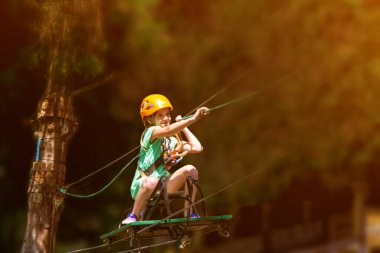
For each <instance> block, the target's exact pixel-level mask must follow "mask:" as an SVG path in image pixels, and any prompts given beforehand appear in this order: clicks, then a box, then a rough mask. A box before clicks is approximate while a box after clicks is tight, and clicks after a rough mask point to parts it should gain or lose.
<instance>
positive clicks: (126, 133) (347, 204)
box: [0, 0, 380, 252]
mask: <svg viewBox="0 0 380 253" xmlns="http://www.w3.org/2000/svg"><path fill="white" fill-rule="evenodd" d="M63 2H64V3H65V4H66V5H67V10H68V11H67V12H64V14H65V15H68V17H69V18H67V20H68V21H67V22H66V23H64V24H65V25H66V26H64V27H63V28H62V27H59V26H58V25H57V24H60V18H62V17H64V15H63V14H62V13H61V12H59V8H58V7H57V6H56V5H57V4H54V1H47V0H46V1H33V0H2V1H1V2H0V23H1V27H2V29H1V30H0V33H1V38H2V39H1V40H0V104H1V107H0V114H1V131H0V187H1V193H0V217H1V221H0V222H1V233H0V251H1V252H17V251H19V249H20V247H21V244H22V239H23V235H24V232H25V226H26V217H27V187H28V182H29V171H30V168H31V164H32V162H33V159H34V156H35V152H36V140H35V139H34V137H33V131H32V126H31V124H30V121H31V120H32V119H34V118H35V117H36V110H37V104H38V101H39V100H40V99H41V97H42V95H43V94H44V92H46V89H47V83H48V82H49V81H50V80H51V79H52V78H51V76H50V74H51V72H49V71H48V68H47V66H48V64H47V62H49V61H50V60H56V59H52V58H51V57H52V54H51V52H52V51H51V50H52V48H53V46H51V45H52V44H54V43H56V42H57V41H61V42H62V41H63V42H62V43H63V44H64V46H61V47H58V48H61V49H62V48H63V49H64V50H62V51H61V52H60V53H62V59H63V60H62V59H61V60H62V61H63V62H65V63H66V65H63V67H62V69H60V71H61V72H60V74H62V73H63V74H62V76H66V77H68V78H66V79H65V82H63V83H64V86H65V89H67V90H78V89H81V88H83V87H87V86H88V85H91V84H94V83H96V82H97V81H99V80H101V79H102V78H104V77H106V76H109V75H110V74H114V77H115V78H113V79H112V80H111V81H110V82H107V83H106V84H104V85H101V86H99V87H97V88H94V89H91V90H88V91H86V92H83V93H81V94H79V95H78V96H76V97H75V98H74V110H75V112H76V115H77V117H78V131H77V132H76V134H75V135H74V137H73V139H72V141H71V143H70V145H69V148H68V154H67V164H66V165H67V173H66V182H67V183H70V182H73V181H75V180H78V179H79V178H82V177H84V176H86V175H88V174H89V173H91V172H93V171H95V170H97V169H99V168H101V167H102V166H104V165H105V164H107V163H109V162H110V161H113V160H114V159H116V158H118V157H120V156H121V155H123V154H125V153H127V152H128V151H129V150H131V149H132V148H134V147H136V146H138V145H139V138H140V134H141V132H142V131H143V129H144V128H143V125H142V123H141V120H140V116H139V111H138V109H139V105H140V103H141V100H142V98H143V97H145V96H146V95H148V94H151V93H161V94H165V95H166V96H167V97H168V98H169V99H170V100H171V102H172V104H173V105H174V111H173V114H172V116H174V117H175V116H176V115H179V114H181V115H185V114H187V113H188V112H189V111H191V110H192V109H193V108H194V107H196V106H198V105H199V104H200V103H202V102H203V101H205V100H206V99H208V98H209V97H211V96H212V95H214V94H215V93H217V92H218V91H220V90H221V89H223V88H224V87H225V86H226V85H229V84H232V85H231V86H230V87H229V88H228V89H227V90H225V91H224V92H222V93H220V94H218V96H216V97H215V98H214V99H213V100H212V101H210V102H208V103H207V104H206V106H209V107H214V106H217V105H220V104H222V103H225V102H227V101H230V100H232V99H235V98H238V97H241V96H244V95H246V94H248V93H250V92H253V91H255V90H260V89H262V88H263V87H266V86H268V85H273V86H270V88H268V89H265V90H263V91H262V92H260V93H259V94H257V95H255V96H252V97H251V98H250V99H247V100H244V101H241V102H239V103H235V104H233V105H230V106H228V107H225V108H223V109H220V110H218V111H215V112H213V113H211V114H210V115H209V116H208V117H206V118H204V119H203V120H202V121H199V122H198V123H197V124H195V125H193V126H191V129H192V131H193V132H194V133H195V134H196V135H197V136H198V138H199V139H200V140H201V142H202V144H203V146H204V152H202V153H201V154H198V155H193V156H188V157H186V159H185V161H184V162H183V163H192V164H194V165H195V166H196V167H197V168H198V170H199V173H200V183H201V186H202V188H203V191H204V192H205V194H206V195H208V194H211V193H213V192H215V191H217V190H218V189H220V188H221V187H223V186H226V185H228V184H230V183H232V182H234V181H235V180H238V179H239V178H243V177H244V176H246V175H248V174H249V173H252V172H254V171H256V170H258V169H263V168H264V170H263V171H262V172H261V173H259V174H257V175H256V176H255V177H253V178H251V179H249V180H247V181H244V182H242V183H240V184H238V185H236V186H235V187H233V188H231V189H229V190H228V191H225V192H223V193H221V194H218V195H217V196H215V197H213V198H210V199H208V200H207V203H206V204H207V207H208V209H209V213H210V214H213V215H222V214H233V215H234V219H233V222H232V224H231V229H230V231H231V237H230V239H220V238H219V237H218V236H217V235H209V236H208V237H205V238H203V239H202V238H198V242H197V243H196V245H195V246H194V248H193V249H191V248H190V249H187V250H186V251H187V252H192V250H196V251H197V252H199V251H200V249H201V250H202V251H203V252H230V251H232V250H234V251H237V250H244V249H245V250H246V249H251V251H247V252H301V250H303V251H302V252H364V251H362V250H364V249H367V250H368V251H369V252H380V246H379V245H380V243H379V237H380V235H379V233H380V218H379V217H380V212H379V210H380V209H379V208H380V200H379V199H378V196H377V193H378V191H379V190H380V186H379V182H380V181H379V180H380V178H379V175H380V173H379V172H378V171H377V169H378V167H379V163H380V161H379V159H378V157H379V155H380V132H379V129H380V128H379V127H380V114H379V113H378V106H379V107H380V99H379V98H378V97H377V96H378V95H379V94H380V86H379V81H380V50H379V48H380V33H378V32H377V30H378V27H379V26H380V1H378V0H335V1H328V0H305V1H296V0H284V1H273V0H270V1H249V0H236V1H226V0H212V1H188V0H182V1H175V0H140V1H138V0H131V1H126V0H108V1H100V0H98V1H95V0H92V1H90V2H89V1H83V0H65V1H63ZM70 15H72V16H70ZM75 17H77V18H75ZM68 27H69V28H70V27H79V28H78V29H76V30H75V29H74V30H73V31H71V33H69V32H67V29H69V28H68ZM60 29H62V30H60ZM65 29H66V30H65ZM57 31H58V32H57ZM60 31H62V33H60ZM59 34H61V36H62V37H59V36H60V35H59ZM62 34H63V35H62ZM64 35H65V36H64ZM66 35H67V36H66ZM61 42H59V43H61ZM57 76H59V75H58V74H57ZM53 80H56V79H54V78H53ZM61 84H62V83H61ZM174 117H173V118H174ZM131 158H132V156H129V157H126V158H125V159H124V160H121V161H119V162H117V163H115V164H113V165H112V166H110V167H109V168H107V170H104V171H102V172H101V173H99V174H97V175H96V176H94V177H91V178H90V179H88V180H86V181H84V182H82V183H80V184H77V185H75V186H73V188H72V191H73V192H75V193H91V192H95V191H96V190H98V189H100V188H101V187H102V186H104V185H105V184H106V183H107V182H108V181H109V180H111V179H112V178H113V177H114V176H115V175H116V174H117V173H118V172H119V171H120V169H121V168H122V167H123V166H124V165H125V164H126V163H127V162H128V161H129V159H131ZM134 170H135V168H134V166H132V167H130V168H129V169H128V170H126V172H125V173H123V174H122V176H121V177H120V178H118V180H116V181H115V183H113V184H112V185H111V187H110V188H109V189H108V190H107V191H105V192H104V193H102V194H100V195H98V196H96V197H95V198H92V199H75V198H71V197H67V198H66V202H65V209H64V212H63V214H62V218H61V222H60V226H59V229H58V236H57V252H66V251H68V250H74V249H78V248H84V247H89V246H91V245H97V244H99V239H98V238H99V235H100V234H103V233H106V232H109V231H110V230H112V229H114V228H115V227H116V226H117V223H118V221H119V218H120V216H121V215H122V212H123V210H124V209H125V208H127V207H129V206H131V205H132V199H131V197H130V193H129V187H130V183H131V180H132V176H133V174H134ZM328 250H330V251H328ZM163 251H165V252H173V251H175V249H174V248H161V249H156V251H154V252H163ZM110 252H111V251H110Z"/></svg>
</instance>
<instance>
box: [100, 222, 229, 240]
mask: <svg viewBox="0 0 380 253" xmlns="http://www.w3.org/2000/svg"><path fill="white" fill-rule="evenodd" d="M230 219H232V215H220V216H207V217H200V218H191V219H187V218H176V219H168V220H163V221H160V220H147V221H136V222H133V223H131V224H128V225H124V226H122V227H120V228H118V229H116V230H113V231H111V232H109V233H107V234H103V235H101V236H100V239H101V240H103V242H105V243H106V244H112V243H114V242H118V241H120V240H126V239H129V238H154V237H165V236H171V234H172V232H173V230H175V228H181V227H182V228H186V230H187V231H192V232H194V231H202V232H206V233H207V232H212V231H218V230H219V229H221V228H223V229H224V227H225V226H227V222H228V221H229V220H230ZM154 224H157V225H155V226H153V225H154ZM148 226H152V227H151V228H149V229H147V230H145V231H142V232H141V233H139V231H140V230H142V229H144V228H146V227H148Z"/></svg>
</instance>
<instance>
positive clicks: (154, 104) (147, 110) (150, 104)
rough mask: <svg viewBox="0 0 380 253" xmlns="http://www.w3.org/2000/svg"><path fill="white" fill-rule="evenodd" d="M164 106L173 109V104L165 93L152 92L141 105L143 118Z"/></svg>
mask: <svg viewBox="0 0 380 253" xmlns="http://www.w3.org/2000/svg"><path fill="white" fill-rule="evenodd" d="M162 108H170V110H173V106H172V104H171V103H170V101H169V99H168V98H167V97H165V96H164V95H160V94H152V95H149V96H147V97H145V98H144V99H143V101H142V103H141V106H140V116H141V119H144V117H147V116H150V115H152V114H153V113H155V112H157V111H158V110H160V109H162Z"/></svg>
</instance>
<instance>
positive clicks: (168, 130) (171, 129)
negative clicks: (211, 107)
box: [150, 107, 208, 142]
mask: <svg viewBox="0 0 380 253" xmlns="http://www.w3.org/2000/svg"><path fill="white" fill-rule="evenodd" d="M207 110H208V109H207V108H206V107H201V108H199V109H198V110H197V111H196V112H195V114H194V115H193V117H191V118H188V119H185V120H181V121H179V122H175V123H173V124H171V125H169V126H167V127H155V128H154V130H153V133H152V136H151V137H150V142H153V141H154V140H155V139H157V138H161V137H166V136H173V135H174V134H176V133H178V132H180V131H182V130H183V129H185V128H186V127H188V126H190V125H191V124H193V123H195V122H197V121H198V120H199V119H201V118H202V117H203V116H205V115H206V114H207Z"/></svg>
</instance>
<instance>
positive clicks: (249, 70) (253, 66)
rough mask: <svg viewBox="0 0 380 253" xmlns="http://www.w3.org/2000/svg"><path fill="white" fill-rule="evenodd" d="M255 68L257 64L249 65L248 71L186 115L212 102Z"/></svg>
mask: <svg viewBox="0 0 380 253" xmlns="http://www.w3.org/2000/svg"><path fill="white" fill-rule="evenodd" d="M254 68H255V64H253V65H252V66H251V67H249V68H248V69H247V70H246V71H244V72H243V73H242V74H240V75H239V76H238V77H237V78H235V79H234V80H232V81H231V82H230V83H228V84H227V85H225V86H224V87H223V88H222V89H220V90H219V91H218V92H216V93H214V94H213V95H212V96H210V97H209V98H208V99H206V100H205V101H203V102H202V103H201V104H200V105H198V106H197V107H195V108H194V109H193V110H191V111H190V112H189V113H187V114H186V115H185V116H188V115H190V114H192V113H193V112H195V111H196V110H197V109H198V108H200V107H202V106H203V105H205V104H206V103H208V102H210V101H211V100H212V99H214V98H215V97H216V96H218V95H219V94H220V93H222V92H223V91H225V90H226V89H228V88H229V87H231V86H232V85H233V84H235V83H236V82H237V81H239V80H240V79H241V78H243V77H244V76H246V75H247V74H248V73H249V72H251V71H252V69H254Z"/></svg>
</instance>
